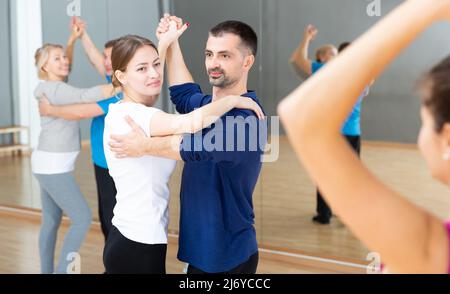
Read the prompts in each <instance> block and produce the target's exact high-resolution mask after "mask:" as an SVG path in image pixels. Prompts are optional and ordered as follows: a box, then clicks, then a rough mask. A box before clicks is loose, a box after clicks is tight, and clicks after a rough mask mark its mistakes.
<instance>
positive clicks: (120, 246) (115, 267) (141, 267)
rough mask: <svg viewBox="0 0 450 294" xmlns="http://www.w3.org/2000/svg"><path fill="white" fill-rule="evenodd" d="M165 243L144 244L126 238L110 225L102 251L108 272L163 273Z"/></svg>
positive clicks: (164, 268)
mask: <svg viewBox="0 0 450 294" xmlns="http://www.w3.org/2000/svg"><path fill="white" fill-rule="evenodd" d="M166 254H167V244H154V245H153V244H144V243H139V242H135V241H132V240H129V239H127V238H126V237H125V236H123V235H122V234H121V233H120V231H119V230H118V229H117V228H116V227H114V226H112V228H111V231H110V232H109V236H108V240H106V244H105V249H104V251H103V263H104V265H105V269H106V273H108V274H165V273H166Z"/></svg>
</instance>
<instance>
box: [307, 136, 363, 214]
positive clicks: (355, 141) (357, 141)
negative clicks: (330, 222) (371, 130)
mask: <svg viewBox="0 0 450 294" xmlns="http://www.w3.org/2000/svg"><path fill="white" fill-rule="evenodd" d="M345 138H346V139H347V142H348V143H349V144H350V146H351V147H352V148H353V150H354V151H355V152H356V154H358V156H359V155H360V153H361V137H360V136H345ZM316 211H317V214H318V215H319V216H320V217H322V218H327V219H330V218H331V217H332V216H333V212H332V211H331V208H330V207H329V206H328V204H327V203H326V202H325V200H324V199H323V197H322V195H321V194H320V191H319V189H317V208H316Z"/></svg>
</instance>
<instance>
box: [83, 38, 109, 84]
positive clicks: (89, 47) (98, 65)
mask: <svg viewBox="0 0 450 294" xmlns="http://www.w3.org/2000/svg"><path fill="white" fill-rule="evenodd" d="M81 43H82V44H83V48H84V52H86V55H87V57H88V59H89V61H90V63H91V64H92V65H93V66H94V67H95V69H96V70H97V71H98V72H99V73H100V75H102V77H105V75H106V73H105V66H104V63H103V54H102V53H101V52H100V51H99V50H98V49H97V47H96V46H95V44H94V42H92V40H91V37H90V36H89V34H88V33H87V32H86V31H85V32H84V33H83V35H82V36H81Z"/></svg>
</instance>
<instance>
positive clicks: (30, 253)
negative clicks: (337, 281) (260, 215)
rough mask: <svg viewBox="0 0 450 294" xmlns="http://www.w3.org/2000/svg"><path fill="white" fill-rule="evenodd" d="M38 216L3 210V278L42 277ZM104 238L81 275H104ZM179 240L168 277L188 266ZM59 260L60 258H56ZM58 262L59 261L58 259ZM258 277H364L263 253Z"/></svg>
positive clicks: (88, 249) (93, 245) (86, 255)
mask: <svg viewBox="0 0 450 294" xmlns="http://www.w3.org/2000/svg"><path fill="white" fill-rule="evenodd" d="M39 217H40V216H39V213H33V212H21V211H19V212H18V211H8V210H4V209H2V208H0V243H1V244H2V251H1V254H0V274H17V273H22V274H36V273H39V255H38V254H39V253H38V248H37V242H38V236H39V226H40V219H39ZM67 227H68V221H64V222H63V225H62V227H61V229H60V232H59V234H58V242H57V252H56V253H57V254H58V253H59V250H60V248H61V243H62V239H63V236H64V234H65V232H66V231H67ZM102 252H103V235H102V233H101V231H100V228H99V224H98V223H94V224H93V225H92V228H91V230H90V231H89V233H88V235H87V237H86V239H85V241H84V243H83V245H82V248H81V250H80V255H81V273H83V274H101V273H103V271H104V269H103V263H102ZM176 252H177V239H176V237H170V238H169V245H168V254H167V262H166V264H167V273H169V274H182V273H183V269H184V268H185V264H184V263H182V262H180V261H178V260H177V259H176ZM56 258H57V257H56ZM56 260H57V259H56ZM258 273H265V274H277V273H288V274H294V273H298V274H313V273H316V274H319V273H331V274H333V273H334V274H338V273H365V270H364V269H363V268H356V267H349V266H342V265H336V264H333V263H328V262H317V261H309V260H305V259H303V258H295V257H283V256H279V255H278V254H271V253H266V252H264V250H263V251H262V252H260V263H259V267H258Z"/></svg>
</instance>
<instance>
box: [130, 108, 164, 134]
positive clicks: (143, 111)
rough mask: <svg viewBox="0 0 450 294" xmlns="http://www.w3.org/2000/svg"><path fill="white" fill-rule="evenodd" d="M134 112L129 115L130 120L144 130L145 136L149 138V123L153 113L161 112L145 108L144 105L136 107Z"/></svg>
mask: <svg viewBox="0 0 450 294" xmlns="http://www.w3.org/2000/svg"><path fill="white" fill-rule="evenodd" d="M137 106H138V107H136V109H135V111H133V113H132V114H130V116H131V118H132V119H133V120H134V121H135V122H136V123H137V124H138V125H139V126H140V127H141V128H142V129H143V130H144V132H145V134H146V135H147V136H149V137H150V136H151V130H150V122H151V121H152V119H153V116H154V115H155V113H157V112H160V111H161V110H160V109H158V108H155V107H147V106H144V105H137Z"/></svg>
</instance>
